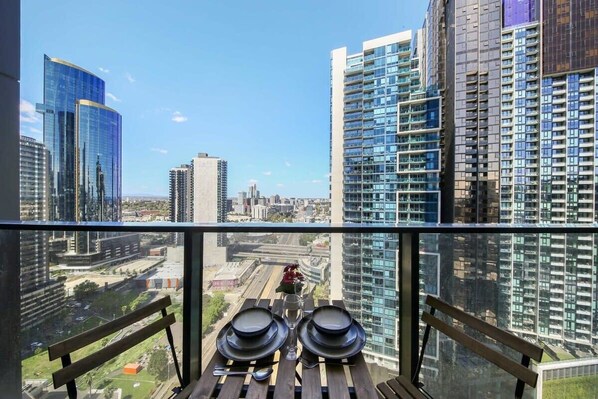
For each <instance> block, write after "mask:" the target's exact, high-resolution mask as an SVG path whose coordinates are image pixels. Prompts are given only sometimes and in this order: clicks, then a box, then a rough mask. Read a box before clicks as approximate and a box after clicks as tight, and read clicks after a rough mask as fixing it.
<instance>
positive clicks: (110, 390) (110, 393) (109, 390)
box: [104, 386, 116, 399]
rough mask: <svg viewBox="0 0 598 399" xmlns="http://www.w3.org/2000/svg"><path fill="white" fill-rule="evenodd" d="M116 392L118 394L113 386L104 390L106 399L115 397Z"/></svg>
mask: <svg viewBox="0 0 598 399" xmlns="http://www.w3.org/2000/svg"><path fill="white" fill-rule="evenodd" d="M114 392H116V388H114V387H113V386H109V387H107V388H104V398H105V399H112V397H113V396H114Z"/></svg>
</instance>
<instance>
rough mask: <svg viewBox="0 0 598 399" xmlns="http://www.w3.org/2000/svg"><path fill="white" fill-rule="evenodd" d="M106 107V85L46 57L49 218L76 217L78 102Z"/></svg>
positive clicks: (42, 108)
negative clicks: (85, 101) (88, 101)
mask: <svg viewBox="0 0 598 399" xmlns="http://www.w3.org/2000/svg"><path fill="white" fill-rule="evenodd" d="M83 99H84V100H90V101H93V102H95V103H99V104H104V100H105V83H104V81H103V80H102V79H100V78H98V77H97V76H95V75H94V74H92V73H90V72H88V71H86V70H84V69H82V68H80V67H78V66H76V65H74V64H71V63H69V62H66V61H63V60H60V59H58V58H50V57H48V56H44V103H43V104H38V105H37V110H38V111H39V112H41V113H42V114H43V118H44V144H45V145H46V147H47V149H48V152H49V169H50V178H49V190H50V192H49V199H48V219H49V220H62V221H74V220H76V219H77V215H76V211H75V209H76V204H75V201H76V195H77V194H76V187H77V184H76V170H77V166H76V159H75V155H76V145H77V144H76V140H75V138H76V135H77V132H76V126H75V124H76V112H77V101H78V100H83Z"/></svg>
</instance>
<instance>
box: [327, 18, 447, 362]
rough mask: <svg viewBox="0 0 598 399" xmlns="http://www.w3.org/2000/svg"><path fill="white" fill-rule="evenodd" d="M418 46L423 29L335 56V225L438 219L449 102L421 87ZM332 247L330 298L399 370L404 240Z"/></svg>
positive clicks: (375, 353) (375, 237) (347, 241)
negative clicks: (400, 244) (400, 246)
mask: <svg viewBox="0 0 598 399" xmlns="http://www.w3.org/2000/svg"><path fill="white" fill-rule="evenodd" d="M418 44H419V46H422V44H423V31H421V30H420V31H418V33H417V34H412V32H411V31H406V32H401V33H397V34H393V35H389V36H385V37H381V38H377V39H373V40H370V41H366V42H364V43H363V49H362V51H361V52H358V53H356V54H351V55H348V54H347V49H346V48H340V49H336V50H334V51H332V56H331V104H330V106H331V162H330V164H331V221H332V223H340V222H364V223H395V222H397V221H411V222H438V220H439V207H440V188H439V184H440V178H439V177H440V165H441V159H440V156H441V155H440V129H441V100H440V97H439V93H438V92H437V91H436V90H432V91H426V90H425V88H423V87H422V83H421V80H420V76H421V73H422V71H421V67H422V65H421V64H420V50H422V49H421V48H418ZM331 240H332V249H331V264H332V271H331V295H332V296H333V297H342V298H343V299H344V301H345V304H346V305H347V308H348V309H349V310H350V311H351V312H352V314H353V315H354V317H356V318H358V319H359V320H360V321H361V322H362V323H363V325H364V328H365V329H366V331H367V333H368V336H369V337H370V340H369V341H368V343H367V346H366V350H367V354H368V355H369V356H370V357H371V358H372V359H375V360H376V361H377V362H378V363H379V364H382V365H386V366H388V367H391V368H396V367H398V364H397V359H398V357H397V353H396V348H397V342H398V341H397V337H398V325H397V305H398V303H397V287H398V284H397V270H398V267H397V266H398V263H397V262H398V260H397V240H398V237H396V236H393V235H385V234H363V235H360V234H344V235H343V236H340V235H333V236H332V237H331Z"/></svg>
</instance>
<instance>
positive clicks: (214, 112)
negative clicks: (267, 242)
mask: <svg viewBox="0 0 598 399" xmlns="http://www.w3.org/2000/svg"><path fill="white" fill-rule="evenodd" d="M426 7H427V1H424V0H415V1H411V2H404V1H399V0H392V1H390V0H388V1H387V0H368V1H360V2H358V1H349V0H345V1H343V0H325V1H324V0H319V1H317V0H309V1H307V0H304V1H298V0H297V1H291V0H278V1H274V0H271V1H262V0H252V1H241V0H238V1H175V0H173V1H168V2H165V1H149V0H146V1H133V0H126V1H125V0H103V1H97V2H87V1H80V0H60V1H53V2H50V3H48V2H46V1H43V0H23V1H22V38H21V40H22V43H21V120H22V125H21V132H22V134H25V135H28V136H32V137H34V138H37V139H40V140H41V139H42V134H41V128H42V124H41V119H40V118H39V116H38V115H37V114H35V113H34V112H32V106H34V104H35V103H38V102H42V99H43V96H42V88H43V54H48V55H49V56H51V57H58V58H62V59H65V60H67V61H70V62H72V63H74V64H77V65H79V66H81V67H82V68H85V69H87V70H89V71H91V72H93V73H95V74H97V75H98V76H100V77H101V78H102V79H104V80H105V81H106V92H107V93H109V94H107V98H106V104H107V105H108V106H110V107H113V108H115V109H116V110H117V111H118V112H120V113H121V114H122V116H123V193H124V194H125V195H133V194H154V195H167V194H168V170H169V169H170V168H172V167H174V166H178V165H180V164H181V163H187V162H189V161H190V159H191V158H192V157H193V156H194V155H195V154H196V153H198V152H207V153H208V154H210V155H213V156H219V157H221V158H223V159H226V160H227V161H228V176H229V180H228V192H229V196H233V195H236V193H237V192H238V191H242V190H243V191H246V190H247V186H248V185H249V184H250V183H251V182H254V181H257V185H258V189H260V191H261V193H262V194H263V195H266V196H269V195H273V194H276V193H278V194H280V195H282V196H297V197H327V196H328V173H329V144H330V143H329V134H330V132H329V118H330V117H329V101H330V100H329V91H330V87H329V74H330V71H329V64H330V51H331V50H332V49H335V48H338V47H344V46H347V47H348V49H349V52H350V53H351V52H357V51H359V50H361V43H362V42H363V41H365V40H369V39H372V38H375V37H378V36H384V35H388V34H391V33H394V32H398V31H402V30H406V29H417V28H419V27H421V25H422V22H423V17H424V12H425V9H426Z"/></svg>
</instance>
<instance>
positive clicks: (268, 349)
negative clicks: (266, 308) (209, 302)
mask: <svg viewBox="0 0 598 399" xmlns="http://www.w3.org/2000/svg"><path fill="white" fill-rule="evenodd" d="M273 322H274V323H276V326H277V327H278V333H277V334H276V335H275V337H274V339H273V340H272V341H271V342H270V343H269V344H267V345H266V346H265V347H263V348H259V349H255V350H244V349H243V350H239V349H235V348H233V347H232V346H230V344H229V343H228V341H227V340H226V334H227V333H228V330H229V329H230V328H231V324H230V322H228V323H227V324H226V325H225V326H224V327H223V328H222V330H220V332H219V333H218V337H217V338H216V348H217V349H218V352H220V353H221V354H222V356H224V357H226V358H228V359H231V360H235V361H239V362H250V361H253V360H257V359H261V358H263V357H266V356H269V355H271V354H273V353H274V352H276V351H277V350H278V349H280V347H281V346H283V345H284V343H285V341H286V340H287V337H288V335H289V327H287V325H286V323H285V322H284V321H283V320H282V317H280V316H278V315H274V319H273Z"/></svg>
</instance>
